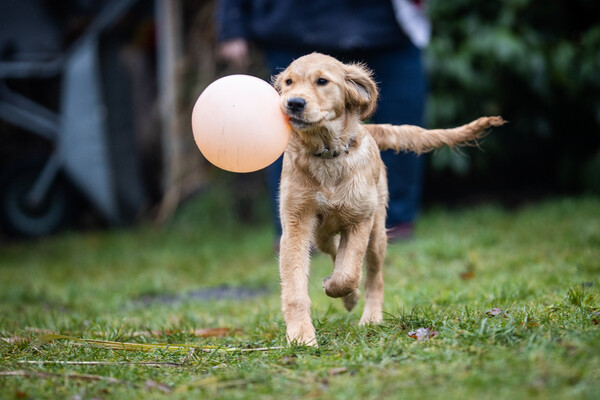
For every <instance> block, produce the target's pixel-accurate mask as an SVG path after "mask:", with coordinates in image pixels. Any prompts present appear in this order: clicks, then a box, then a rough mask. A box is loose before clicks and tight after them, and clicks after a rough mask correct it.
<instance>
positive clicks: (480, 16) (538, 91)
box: [427, 0, 600, 193]
mask: <svg viewBox="0 0 600 400" xmlns="http://www.w3.org/2000/svg"><path fill="white" fill-rule="evenodd" d="M429 11H430V16H431V18H432V21H433V28H434V34H433V38H432V42H431V44H430V46H429V49H428V53H427V67H428V71H429V73H430V79H431V96H430V99H429V100H430V101H429V110H428V124H429V126H436V127H438V126H439V127H444V126H450V125H456V124H459V123H464V122H465V121H467V120H470V119H472V118H474V117H477V116H479V115H482V114H488V115H489V114H500V115H502V116H503V117H504V118H505V119H507V120H509V121H510V124H509V125H507V126H506V127H504V128H502V130H501V131H498V132H494V133H493V134H492V135H490V136H488V137H487V138H486V139H485V145H484V146H483V147H484V152H481V151H479V150H474V149H467V150H465V151H464V152H465V153H467V154H468V155H469V157H468V158H467V157H463V156H462V155H461V154H458V153H456V152H452V151H440V152H438V153H436V154H435V155H434V156H433V157H432V166H433V168H432V171H431V172H430V177H431V179H433V180H436V179H437V180H438V181H439V180H440V178H443V177H447V176H448V174H452V175H454V176H456V175H458V176H463V177H465V181H467V179H466V177H468V178H469V179H468V181H469V182H472V181H473V179H475V180H476V181H477V180H479V181H487V182H488V183H489V185H491V186H495V189H496V190H503V189H508V190H511V189H515V188H525V189H526V188H532V187H539V188H544V190H545V191H548V190H551V191H555V190H558V191H560V192H581V191H593V192H596V193H600V20H599V18H598V16H599V15H600V2H598V1H597V0H570V1H567V0H555V1H552V2H547V1H543V0H505V1H499V0H495V1H479V0H455V1H452V2H449V1H444V0H431V1H430V5H429ZM450 171H451V172H450ZM442 186H443V185H442Z"/></svg>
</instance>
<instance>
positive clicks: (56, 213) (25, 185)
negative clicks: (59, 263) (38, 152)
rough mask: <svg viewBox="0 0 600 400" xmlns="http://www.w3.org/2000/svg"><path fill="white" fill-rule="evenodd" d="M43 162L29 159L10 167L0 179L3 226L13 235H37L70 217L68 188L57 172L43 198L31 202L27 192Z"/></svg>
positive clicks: (52, 231) (60, 225) (44, 233)
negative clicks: (33, 202) (35, 202)
mask: <svg viewBox="0 0 600 400" xmlns="http://www.w3.org/2000/svg"><path fill="white" fill-rule="evenodd" d="M43 167H44V162H43V161H41V160H40V159H37V160H35V159H34V160H28V161H25V162H20V163H18V164H15V165H13V166H12V167H9V168H8V169H7V170H6V172H5V173H4V174H3V175H4V178H3V179H2V182H0V200H1V204H0V219H1V222H2V227H3V229H4V230H5V231H6V232H7V233H9V234H11V235H15V236H20V237H40V236H46V235H49V234H51V233H54V232H56V231H57V230H59V229H60V228H61V227H63V226H65V225H66V224H67V222H68V220H69V217H70V196H69V187H68V185H67V183H66V181H65V179H64V178H63V177H62V176H61V174H59V175H58V176H57V177H56V178H55V179H54V182H53V183H52V185H51V186H50V188H49V189H48V191H47V192H46V194H45V196H44V198H43V199H42V200H41V201H40V202H37V204H31V202H30V201H28V193H29V191H30V190H31V188H32V186H33V184H34V183H35V182H36V179H37V178H38V177H39V176H40V173H41V171H42V168H43Z"/></svg>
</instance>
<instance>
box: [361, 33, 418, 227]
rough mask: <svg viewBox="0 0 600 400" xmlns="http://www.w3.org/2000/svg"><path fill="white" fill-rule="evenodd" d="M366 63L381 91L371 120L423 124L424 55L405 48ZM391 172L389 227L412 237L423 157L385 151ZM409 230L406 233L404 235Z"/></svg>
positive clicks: (376, 54) (369, 55)
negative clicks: (411, 228) (411, 230)
mask: <svg viewBox="0 0 600 400" xmlns="http://www.w3.org/2000/svg"><path fill="white" fill-rule="evenodd" d="M364 61H365V62H366V63H367V65H368V66H369V68H371V69H373V71H374V73H375V80H376V81H377V84H378V86H379V89H380V98H379V105H378V108H377V111H376V112H375V115H373V117H372V119H371V121H372V122H373V123H389V124H394V125H401V124H411V125H419V126H422V125H423V117H424V110H425V97H426V91H427V81H426V76H425V71H424V68H423V65H422V60H421V52H420V51H419V50H418V49H417V48H415V47H414V46H412V45H410V46H407V47H406V48H405V49H401V50H396V51H386V52H373V53H367V54H366V56H365V58H364ZM381 157H382V159H383V161H384V163H385V165H386V167H387V170H388V186H389V192H390V201H389V208H388V217H387V223H386V225H387V227H388V228H390V229H392V232H390V233H391V234H392V235H393V234H394V228H396V230H397V234H398V235H400V236H402V235H403V233H407V234H410V233H411V232H410V227H411V226H412V223H413V221H414V220H415V218H416V216H417V214H418V212H419V207H420V201H421V191H422V182H423V171H424V157H423V156H420V157H419V156H416V155H415V154H410V153H407V154H403V153H400V154H395V153H394V152H393V151H385V152H382V154H381ZM405 228H406V232H404V230H405Z"/></svg>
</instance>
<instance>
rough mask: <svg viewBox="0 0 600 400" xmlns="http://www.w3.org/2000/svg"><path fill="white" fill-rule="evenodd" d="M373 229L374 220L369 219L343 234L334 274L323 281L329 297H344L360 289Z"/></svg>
mask: <svg viewBox="0 0 600 400" xmlns="http://www.w3.org/2000/svg"><path fill="white" fill-rule="evenodd" d="M372 228H373V218H369V219H368V220H365V221H362V222H360V223H358V224H356V225H354V226H352V227H350V228H348V229H346V230H344V231H342V232H341V238H340V245H339V247H338V254H337V256H336V258H335V267H334V269H333V274H331V276H329V277H327V278H325V280H324V281H323V289H324V290H325V293H326V294H327V295H328V296H330V297H344V296H348V295H349V294H351V293H352V292H354V291H355V290H356V289H358V286H359V285H360V280H361V278H362V261H363V258H364V256H365V253H366V251H367V244H368V243H369V234H370V232H371V229H372Z"/></svg>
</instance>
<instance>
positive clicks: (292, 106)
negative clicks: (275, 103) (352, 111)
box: [287, 97, 306, 115]
mask: <svg viewBox="0 0 600 400" xmlns="http://www.w3.org/2000/svg"><path fill="white" fill-rule="evenodd" d="M305 107H306V100H304V99H303V98H302V97H292V98H291V99H289V100H288V101H287V109H288V111H289V112H290V114H294V115H298V114H301V113H302V111H304V108H305Z"/></svg>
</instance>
